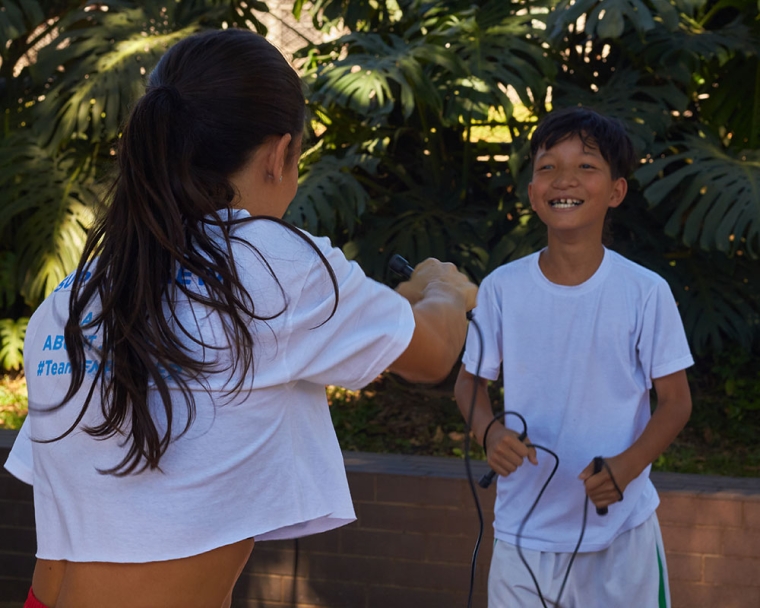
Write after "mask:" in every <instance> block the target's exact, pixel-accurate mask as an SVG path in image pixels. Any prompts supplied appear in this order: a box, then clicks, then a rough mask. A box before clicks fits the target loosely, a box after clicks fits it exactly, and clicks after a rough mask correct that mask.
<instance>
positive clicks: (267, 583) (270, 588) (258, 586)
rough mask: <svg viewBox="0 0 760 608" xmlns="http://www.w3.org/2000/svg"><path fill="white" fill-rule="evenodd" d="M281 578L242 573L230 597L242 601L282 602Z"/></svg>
mask: <svg viewBox="0 0 760 608" xmlns="http://www.w3.org/2000/svg"><path fill="white" fill-rule="evenodd" d="M282 578H283V577H281V576H274V575H266V574H264V575H258V574H247V573H245V572H244V573H243V574H242V575H241V576H240V578H239V579H238V581H237V583H236V584H235V589H234V590H233V592H232V597H234V598H239V599H243V600H265V601H273V602H279V601H282V600H283V596H282Z"/></svg>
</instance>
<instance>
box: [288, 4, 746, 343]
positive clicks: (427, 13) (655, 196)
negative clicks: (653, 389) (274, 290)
mask: <svg viewBox="0 0 760 608" xmlns="http://www.w3.org/2000/svg"><path fill="white" fill-rule="evenodd" d="M318 6H319V7H320V8H321V10H322V12H321V13H320V15H319V16H318V17H317V18H316V23H317V24H318V25H322V26H328V25H333V24H334V23H336V22H337V21H338V20H340V19H344V22H345V23H346V25H348V27H349V28H350V30H351V31H350V32H349V33H348V34H347V35H346V36H344V37H342V38H339V39H338V40H335V41H333V42H329V43H326V44H323V45H320V46H318V47H316V48H314V49H311V50H309V51H308V52H305V53H304V56H305V57H306V58H307V59H308V61H307V63H306V66H307V68H308V73H307V80H308V81H309V83H310V86H311V94H310V103H311V106H312V108H313V111H314V116H315V117H316V119H317V121H318V122H319V123H320V130H319V135H318V136H317V137H316V138H315V140H316V146H317V147H318V150H317V152H316V153H315V154H314V155H312V156H309V157H307V158H306V160H305V165H306V166H305V170H306V172H305V174H304V177H303V188H302V190H301V192H300V194H299V197H298V198H297V200H296V204H295V205H294V206H293V207H291V217H292V218H293V219H295V220H296V221H300V222H302V223H303V224H305V225H306V226H308V227H309V228H311V229H313V230H317V231H324V232H328V233H330V234H332V235H333V237H334V238H335V239H336V240H337V241H338V242H340V243H341V244H343V245H344V247H345V249H346V251H347V252H348V253H349V254H350V255H353V256H355V257H356V258H357V259H358V260H359V261H360V263H361V264H362V266H363V267H364V268H366V269H368V270H369V271H370V272H372V273H373V274H374V275H375V276H377V277H383V276H384V273H385V270H384V268H385V263H386V261H387V259H388V257H389V256H390V255H391V254H392V253H396V252H400V253H402V254H403V255H405V256H407V257H408V258H409V259H411V260H419V259H422V258H424V257H426V256H429V255H433V256H436V257H439V258H442V259H450V260H453V261H455V262H457V263H458V264H460V265H461V266H462V267H463V268H465V269H467V271H468V272H470V273H471V275H472V276H473V277H474V278H475V279H476V280H480V279H481V278H482V277H483V276H484V275H485V274H486V273H487V272H489V271H490V270H492V269H493V268H495V267H496V266H498V265H500V264H502V263H504V262H505V261H508V260H510V259H513V258H515V257H518V256H521V255H523V254H524V253H526V252H528V251H532V250H535V248H536V247H538V246H540V245H541V243H542V239H543V229H542V227H541V226H540V225H539V223H538V222H537V220H536V218H535V217H534V216H533V215H532V213H531V211H530V207H529V204H528V203H527V193H526V186H527V182H528V181H529V179H530V166H529V162H528V158H527V154H526V151H527V142H528V138H529V135H530V133H531V131H532V129H533V128H534V125H535V121H536V120H537V119H538V118H540V117H541V116H542V115H544V114H545V113H546V112H547V111H548V110H549V109H551V108H552V107H562V106H567V105H572V104H578V103H581V104H584V105H589V106H591V107H594V108H596V109H598V110H600V111H602V112H605V113H609V114H611V115H614V116H617V117H618V118H620V119H622V120H624V121H625V123H626V124H627V126H628V128H629V130H630V132H631V133H632V135H633V137H634V140H635V144H636V147H637V150H638V152H639V154H640V155H641V158H642V164H641V166H640V168H639V169H638V170H637V171H636V173H635V175H634V176H633V178H632V180H631V184H630V185H631V188H630V194H629V195H628V199H627V202H626V203H625V204H624V205H623V206H622V207H621V208H620V209H618V210H615V211H616V212H615V213H614V214H612V215H613V220H614V222H615V223H614V226H615V227H614V231H613V236H614V242H613V246H614V247H615V248H616V249H618V250H619V251H621V252H622V253H623V254H625V255H626V256H628V257H630V258H632V259H634V260H636V261H638V262H640V263H642V264H644V265H645V266H647V267H650V268H652V269H653V270H655V271H657V272H659V273H660V274H662V275H663V276H665V277H666V278H667V279H668V281H669V282H670V284H671V286H672V288H673V290H674V292H675V294H676V297H677V299H678V301H679V303H680V306H681V311H682V314H683V318H684V321H685V325H686V329H687V333H688V335H689V338H690V340H691V344H692V346H693V348H694V350H695V351H696V352H697V353H699V354H708V353H713V352H718V351H720V350H721V349H722V348H723V347H724V346H725V345H726V344H727V343H729V344H740V345H741V346H742V347H743V348H745V349H747V350H749V349H752V348H753V347H756V346H757V340H758V311H759V308H758V305H759V303H760V300H758V295H759V294H758V288H759V286H760V283H759V282H758V278H759V277H758V272H757V268H758V265H757V257H758V255H759V254H760V239H759V238H758V230H759V229H760V223H759V222H758V219H759V212H760V197H758V195H757V193H758V186H760V183H758V182H759V180H760V165H758V162H757V161H758V159H759V158H760V157H759V156H758V152H757V148H758V144H759V143H760V89H758V88H757V87H760V84H758V83H760V81H758V79H757V78H756V72H757V70H758V69H759V65H760V64H758V57H759V54H758V53H759V51H760V45H758V34H760V26H759V25H758V24H759V23H760V22H759V21H758V6H757V3H754V2H731V1H722V0H721V1H707V0H701V1H700V0H659V1H657V0H653V1H651V2H645V1H643V0H606V1H605V2H598V1H595V0H577V1H576V2H574V3H571V2H568V1H566V0H563V1H561V2H556V1H551V0H545V1H543V2H506V1H503V0H491V1H489V2H477V3H472V2H469V1H466V2H465V1H462V2H458V1H454V0H451V1H448V2H445V3H441V2H435V3H432V2H420V1H418V0H405V1H403V0H402V1H390V0H388V1H386V2H375V1H374V0H373V1H370V0H366V1H362V0H351V2H347V1H341V0H321V1H320V2H319V3H318ZM748 83H749V84H750V86H749V87H748V86H747V84H748ZM483 127H490V130H484V129H483ZM494 129H497V130H496V131H494ZM484 133H490V134H493V133H498V134H499V135H500V140H498V141H494V138H493V137H484V136H483V134H484ZM352 178H353V181H352ZM347 192H349V193H350V196H346V193H347Z"/></svg>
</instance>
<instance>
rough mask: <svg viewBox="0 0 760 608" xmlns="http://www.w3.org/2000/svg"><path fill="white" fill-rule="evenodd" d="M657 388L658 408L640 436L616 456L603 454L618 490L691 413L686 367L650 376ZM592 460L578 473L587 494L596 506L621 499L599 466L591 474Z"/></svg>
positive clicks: (664, 445)
mask: <svg viewBox="0 0 760 608" xmlns="http://www.w3.org/2000/svg"><path fill="white" fill-rule="evenodd" d="M653 383H654V388H655V391H656V392H657V408H656V409H655V411H654V413H653V414H652V418H651V419H650V420H649V422H648V423H647V426H646V427H645V428H644V432H643V433H642V434H641V436H640V437H639V438H638V439H637V440H636V441H635V442H634V443H633V445H631V447H630V448H628V449H627V450H625V451H624V452H621V453H620V454H618V455H617V456H613V457H611V458H605V460H606V461H607V464H608V465H609V467H610V469H611V470H612V474H613V476H614V477H615V481H617V484H618V486H619V487H620V490H621V491H623V492H624V491H625V488H626V487H627V486H628V484H629V483H631V481H633V480H634V479H636V477H638V476H639V475H640V474H641V472H642V471H643V470H644V469H645V468H646V467H647V466H648V465H649V464H651V463H652V462H654V460H655V459H656V458H657V457H658V456H659V455H660V454H662V453H663V452H664V451H665V450H666V449H667V447H668V446H669V445H670V444H671V443H672V442H673V440H674V439H675V438H676V436H677V435H678V433H680V432H681V429H683V427H684V426H686V423H687V422H688V420H689V416H690V415H691V391H690V390H689V383H688V382H687V380H686V371H685V370H681V371H678V372H675V373H673V374H669V375H667V376H663V377H662V378H655V379H654V380H653ZM593 466H594V465H593V462H592V463H590V464H589V465H588V466H587V467H586V468H585V469H584V470H583V472H582V473H581V474H580V476H579V478H580V479H582V480H583V481H584V482H585V485H586V494H588V497H589V498H590V499H591V501H592V502H593V503H594V505H596V506H597V507H606V506H607V505H610V504H612V503H614V502H617V501H618V500H620V496H619V494H618V492H617V490H616V489H615V486H614V485H613V483H612V480H611V479H610V476H609V473H608V472H607V471H606V470H602V472H601V473H598V474H597V475H594V474H593Z"/></svg>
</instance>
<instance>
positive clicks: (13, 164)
mask: <svg viewBox="0 0 760 608" xmlns="http://www.w3.org/2000/svg"><path fill="white" fill-rule="evenodd" d="M28 135H29V133H28V131H27V132H20V133H18V134H17V135H16V136H15V137H13V138H10V139H7V140H2V141H1V142H0V143H2V145H0V189H2V191H3V192H4V194H5V196H6V197H7V198H5V199H4V200H5V202H4V204H3V213H2V214H1V215H0V234H6V235H8V239H9V240H10V242H11V243H12V244H13V245H12V246H13V250H14V252H16V255H17V256H18V261H17V264H18V274H19V276H20V277H21V280H22V288H21V293H22V295H23V296H24V298H25V300H26V301H27V303H28V304H30V305H36V304H37V303H39V302H40V301H41V300H42V298H44V297H45V296H46V295H47V294H48V293H50V292H51V291H52V290H53V289H54V288H55V286H56V285H57V284H58V283H59V282H60V281H61V280H62V279H63V278H64V277H65V276H66V275H67V274H68V273H69V272H71V271H72V270H73V269H74V268H75V267H76V264H77V262H78V261H79V256H80V254H81V250H82V246H83V244H84V240H85V238H86V229H87V227H89V225H90V223H91V222H92V209H93V208H94V206H95V205H96V202H97V199H98V195H99V192H98V191H97V188H96V186H95V185H94V183H93V181H92V175H91V173H90V172H88V171H83V170H82V167H81V165H79V164H78V160H77V157H76V155H75V154H74V153H73V152H71V151H70V152H67V153H65V154H57V155H51V154H50V152H49V151H48V150H47V149H45V148H42V147H40V146H39V145H38V144H37V143H35V142H34V140H32V139H30V138H29V137H28ZM40 176H44V177H45V179H42V180H41V179H40ZM11 227H12V228H13V230H12V232H11Z"/></svg>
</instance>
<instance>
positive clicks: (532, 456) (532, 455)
mask: <svg viewBox="0 0 760 608" xmlns="http://www.w3.org/2000/svg"><path fill="white" fill-rule="evenodd" d="M530 443H531V441H530V437H527V436H526V437H525V440H524V441H523V444H524V445H525V447H526V448H527V449H528V452H527V453H526V456H527V458H528V461H529V462H530V463H531V464H534V465H535V464H538V455H537V453H536V448H529V447H528V446H529V445H530Z"/></svg>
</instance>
